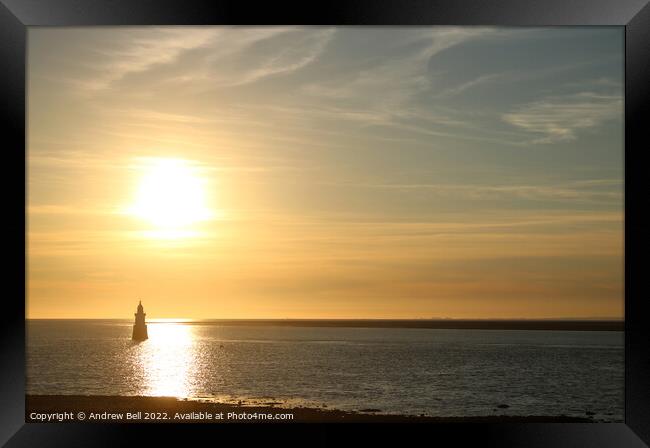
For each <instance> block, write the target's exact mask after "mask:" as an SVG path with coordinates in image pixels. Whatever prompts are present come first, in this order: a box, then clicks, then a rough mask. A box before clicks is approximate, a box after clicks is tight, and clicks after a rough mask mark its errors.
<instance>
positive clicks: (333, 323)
mask: <svg viewBox="0 0 650 448" xmlns="http://www.w3.org/2000/svg"><path fill="white" fill-rule="evenodd" d="M29 320H30V321H48V320H58V321H61V320H67V321H90V320H94V321H98V322H99V321H105V322H110V321H122V320H123V319H29ZM174 322H178V323H183V324H188V325H223V326H267V327H269V326H276V327H339V328H346V327H347V328H430V329H466V330H556V331H562V330H564V331H623V330H624V329H625V322H624V321H622V320H590V319H584V320H569V319H563V320H551V319H536V320H534V319H518V320H514V319H513V320H506V319H503V320H500V319H494V320H488V319H203V320H186V319H178V320H174V319H161V320H160V321H157V320H156V319H152V320H151V321H149V322H147V323H149V324H154V325H155V324H156V323H174Z"/></svg>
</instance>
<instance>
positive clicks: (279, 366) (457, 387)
mask: <svg viewBox="0 0 650 448" xmlns="http://www.w3.org/2000/svg"><path fill="white" fill-rule="evenodd" d="M148 329H149V339H148V340H146V341H144V342H134V341H132V340H131V330H132V322H131V321H126V320H125V321H121V320H29V321H27V347H26V349H27V350H26V352H27V379H26V381H27V393H28V394H34V395H104V396H106V395H110V396H113V395H122V396H173V397H178V398H181V399H189V400H207V401H218V402H227V403H239V404H241V405H242V406H246V405H255V406H259V405H260V404H268V405H274V406H277V407H299V406H304V407H313V408H323V409H340V410H348V411H357V412H372V413H378V414H382V413H383V414H401V415H426V416H442V417H447V416H455V417H469V416H502V415H504V416H505V415H507V416H560V415H566V416H576V417H589V418H592V419H593V420H594V421H599V422H620V421H623V409H624V345H623V342H624V334H623V332H622V331H555V330H493V329H490V330H473V329H472V330H470V329H423V328H346V327H292V326H283V325H263V326H259V325H250V326H246V325H223V324H219V323H214V322H209V321H206V322H150V323H149V324H148Z"/></svg>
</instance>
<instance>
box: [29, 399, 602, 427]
mask: <svg viewBox="0 0 650 448" xmlns="http://www.w3.org/2000/svg"><path fill="white" fill-rule="evenodd" d="M373 411H375V410H371V409H369V410H368V411H367V412H353V411H342V410H336V409H320V408H308V407H293V408H287V407H278V406H274V405H261V406H260V405H251V406H249V405H245V406H244V405H237V404H230V403H217V402H204V401H194V400H183V399H177V398H174V397H144V396H92V395H26V396H25V421H26V422H28V423H30V422H39V423H46V422H49V423H60V422H80V421H84V422H90V423H110V422H113V423H115V422H121V423H345V422H350V423H371V422H374V423H380V422H381V423H588V422H595V420H593V419H591V418H588V417H571V416H566V415H558V416H535V415H530V416H508V415H490V416H481V417H433V416H425V415H421V416H411V415H396V414H382V413H378V412H373ZM80 414H82V415H83V418H80ZM289 415H290V416H291V417H289Z"/></svg>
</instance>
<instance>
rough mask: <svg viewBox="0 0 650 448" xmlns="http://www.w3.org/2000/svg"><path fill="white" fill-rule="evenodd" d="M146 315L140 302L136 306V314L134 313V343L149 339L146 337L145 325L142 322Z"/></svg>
mask: <svg viewBox="0 0 650 448" xmlns="http://www.w3.org/2000/svg"><path fill="white" fill-rule="evenodd" d="M146 315H147V314H146V313H145V312H144V308H142V300H140V303H139V304H138V312H137V313H135V324H133V338H132V339H133V340H134V341H144V340H145V339H148V338H149V335H147V324H146V323H145V322H144V317H145V316H146Z"/></svg>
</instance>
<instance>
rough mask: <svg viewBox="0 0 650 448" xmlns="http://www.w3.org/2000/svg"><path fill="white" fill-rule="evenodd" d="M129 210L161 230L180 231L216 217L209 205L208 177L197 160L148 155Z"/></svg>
mask: <svg viewBox="0 0 650 448" xmlns="http://www.w3.org/2000/svg"><path fill="white" fill-rule="evenodd" d="M142 171H143V172H142V176H141V179H140V183H139V185H138V188H137V191H136V193H135V198H134V202H133V204H132V205H131V206H130V207H129V214H131V215H132V216H135V217H137V218H140V219H142V220H145V221H147V222H149V223H150V224H151V225H152V226H153V227H154V228H155V229H156V230H157V231H161V232H167V233H179V232H182V231H184V230H187V229H189V228H190V227H191V226H192V225H193V224H196V223H198V222H200V221H205V220H208V219H210V218H212V217H213V213H212V211H211V210H210V209H209V207H208V206H207V205H206V191H205V190H206V189H205V184H206V181H205V179H204V178H203V177H202V176H201V175H200V173H199V170H198V168H197V166H196V164H195V163H192V162H190V161H187V160H183V159H147V160H146V163H145V164H144V166H143V167H142Z"/></svg>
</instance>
